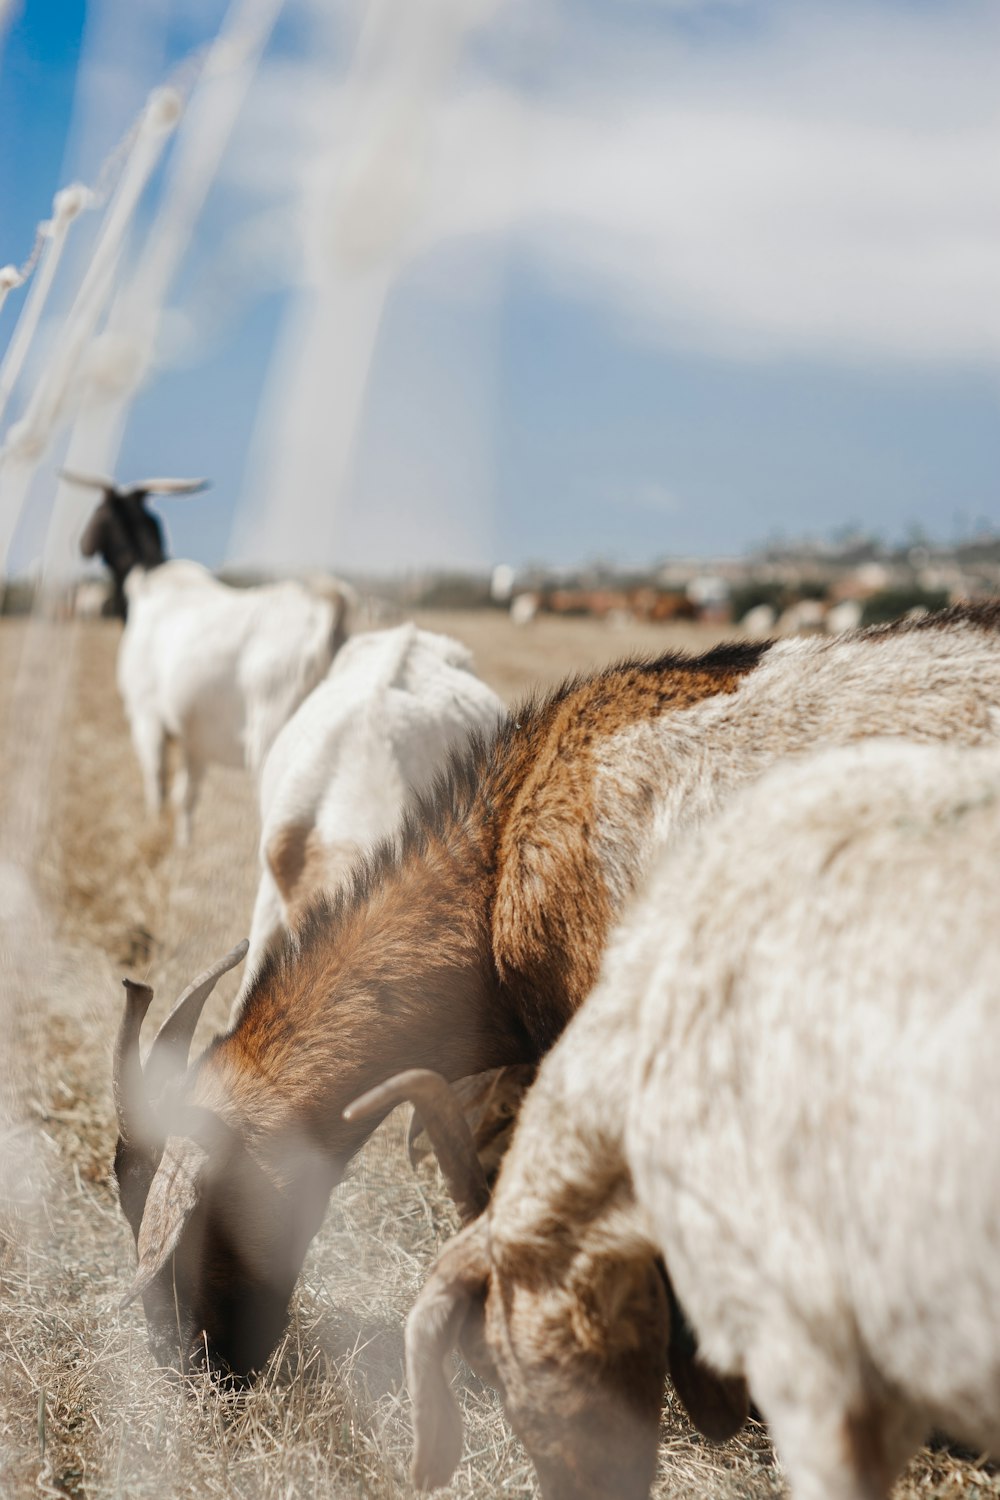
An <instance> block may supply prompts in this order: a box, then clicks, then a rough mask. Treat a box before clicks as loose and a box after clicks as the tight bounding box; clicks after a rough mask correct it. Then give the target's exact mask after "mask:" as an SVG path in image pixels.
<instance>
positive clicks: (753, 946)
mask: <svg viewBox="0 0 1000 1500" xmlns="http://www.w3.org/2000/svg"><path fill="white" fill-rule="evenodd" d="M998 848H1000V752H998V751H997V749H996V748H989V749H980V750H968V749H960V748H955V747H953V746H940V745H914V744H906V743H900V742H892V743H889V742H885V741H881V742H872V743H869V744H865V745H862V746H852V747H848V748H840V749H837V750H830V751H826V752H824V753H822V754H819V755H816V756H808V757H803V758H800V759H799V760H798V761H797V762H795V763H792V764H790V765H788V766H783V767H781V768H780V769H779V770H772V771H771V772H769V773H768V775H767V776H765V777H764V778H763V779H762V780H761V781H760V782H758V783H757V784H756V785H755V786H753V787H750V788H747V789H745V790H744V791H743V792H742V793H740V794H738V795H737V796H736V797H735V798H734V799H733V800H732V802H731V803H730V804H729V806H727V808H725V809H724V810H723V811H722V812H721V813H720V815H719V816H718V817H717V818H716V819H715V820H713V821H711V822H710V823H709V824H708V825H707V826H706V827H705V829H704V830H702V831H701V832H700V834H698V835H695V836H693V837H692V838H691V839H689V840H686V841H681V844H680V846H679V847H677V848H675V849H671V850H669V851H668V852H667V853H666V855H665V857H664V858H663V860H662V863H661V864H660V865H659V866H658V868H657V869H656V871H655V872H654V874H653V876H652V877H651V879H650V882H649V884H648V886H647V887H646V889H645V890H644V891H643V893H642V894H641V896H640V897H639V898H638V899H637V900H636V902H635V903H634V905H633V907H632V908H631V910H630V912H629V914H628V916H627V918H626V920H625V921H624V922H623V923H622V924H621V926H620V928H619V930H618V932H617V934H616V935H615V937H614V938H613V940H612V942H611V943H610V945H609V948H608V952H607V955H606V959H605V964H604V968H603V972H602V978H601V982H600V984H599V985H598V987H597V989H596V990H595V992H594V993H593V995H592V996H591V997H590V998H589V999H588V1001H587V1002H586V1004H585V1005H584V1006H583V1007H582V1009H581V1010H580V1012H579V1013H578V1015H577V1016H576V1018H575V1019H574V1021H573V1022H572V1024H571V1025H570V1027H569V1028H568V1029H567V1031H566V1033H565V1035H564V1036H563V1038H562V1039H561V1041H560V1042H559V1044H558V1045H557V1047H556V1048H555V1049H554V1050H553V1051H552V1053H551V1054H550V1055H549V1056H548V1058H547V1059H546V1060H545V1062H544V1063H543V1065H542V1067H541V1069H540V1072H539V1077H538V1081H537V1083H536V1085H535V1087H534V1089H533V1090H532V1091H531V1093H530V1094H529V1095H528V1097H527V1099H526V1101H525V1104H524V1107H523V1109H522V1111H521V1116H520V1119H519V1123H518V1126H517V1130H516V1132H515V1136H514V1141H513V1144H512V1146H511V1149H510V1151H509V1152H508V1154H507V1157H506V1158H505V1161H504V1164H503V1166H502V1168H501V1173H500V1178H499V1181H498V1184H497V1187H496V1191H495V1194H494V1197H493V1200H492V1203H491V1205H490V1207H489V1209H488V1210H487V1211H486V1213H485V1214H484V1215H482V1217H481V1218H480V1219H479V1220H477V1221H475V1222H474V1223H473V1224H472V1225H471V1226H470V1227H469V1228H467V1229H466V1230H465V1231H463V1234H462V1235H460V1236H459V1237H458V1238H457V1239H456V1240H455V1241H453V1242H452V1243H451V1245H449V1246H448V1247H447V1248H446V1250H445V1251H444V1252H443V1254H442V1255H441V1257H440V1258H439V1261H438V1264H437V1266H436V1267H435V1268H434V1270H433V1271H432V1273H431V1277H430V1279H429V1281H428V1283H427V1286H426V1288H425V1290H424V1292H423V1293H422V1294H421V1297H420V1299H419V1300H418V1303H417V1305H416V1307H415V1308H414V1311H413V1313H412V1314H411V1317H410V1320H409V1324H408V1336H407V1345H408V1348H407V1364H408V1370H409V1379H410V1384H411V1389H412V1394H413V1400H414V1414H415V1425H416V1447H415V1463H414V1475H415V1478H416V1480H417V1482H418V1483H420V1484H422V1485H424V1486H432V1485H434V1484H438V1483H444V1482H446V1480H447V1478H448V1477H449V1475H450V1473H451V1469H452V1468H453V1467H454V1464H455V1462H457V1459H458V1456H459V1451H460V1438H461V1430H460V1422H459V1419H458V1414H457V1408H456V1407H455V1405H454V1401H453V1398H452V1397H451V1395H450V1392H449V1391H448V1388H447V1383H446V1381H445V1378H444V1374H443V1370H442V1361H443V1359H444V1357H445V1356H446V1354H447V1352H448V1349H449V1348H450V1347H452V1346H453V1345H454V1344H455V1343H456V1342H461V1343H462V1345H463V1347H464V1348H465V1349H466V1352H467V1354H468V1355H469V1357H470V1358H471V1360H472V1362H473V1363H474V1364H475V1365H476V1367H477V1368H478V1369H480V1371H481V1372H482V1373H484V1374H486V1376H487V1378H491V1379H493V1380H494V1382H495V1383H496V1384H497V1385H498V1386H499V1388H500V1389H501V1391H502V1392H503V1393H504V1398H505V1403H506V1405H507V1409H508V1414H509V1415H510V1417H511V1420H512V1422H513V1424H514V1426H515V1428H516V1429H517V1430H518V1431H519V1432H520V1433H521V1435H522V1437H523V1438H524V1440H525V1442H526V1444H527V1446H528V1448H529V1451H530V1452H531V1454H532V1457H533V1458H534V1459H535V1461H536V1464H537V1466H538V1469H539V1473H540V1476H541V1479H542V1487H543V1492H544V1493H545V1494H546V1496H547V1497H553V1496H555V1497H560V1500H569V1497H572V1500H584V1497H589V1496H594V1497H596V1496H597V1495H603V1494H607V1493H614V1494H616V1495H621V1496H624V1497H640V1496H642V1495H644V1494H645V1493H646V1492H647V1490H648V1485H649V1475H650V1473H651V1472H652V1463H653V1458H654V1456H655V1446H656V1422H655V1416H653V1417H652V1418H651V1417H650V1415H649V1413H650V1411H651V1407H652V1401H653V1396H654V1393H655V1390H656V1389H657V1379H658V1378H662V1369H658V1368H657V1366H656V1364H655V1361H654V1360H653V1354H654V1349H653V1345H656V1344H662V1335H661V1332H660V1328H661V1324H662V1311H661V1308H660V1303H659V1300H658V1299H657V1297H656V1296H655V1295H654V1293H653V1292H652V1291H649V1290H647V1292H646V1295H645V1301H643V1299H642V1298H641V1297H640V1298H638V1299H637V1297H636V1288H637V1287H638V1288H641V1287H643V1286H644V1285H647V1286H651V1285H652V1284H651V1283H649V1282H648V1274H649V1270H650V1268H651V1266H652V1265H653V1264H654V1262H655V1257H656V1256H657V1255H662V1257H663V1258H664V1260H665V1262H666V1266H667V1268H668V1272H669V1277H670V1283H671V1286H672V1288H673V1289H674V1290H675V1292H676V1295H677V1297H678V1298H679V1302H680V1303H681V1304H682V1305H683V1307H684V1309H685V1312H686V1314H687V1316H688V1318H689V1319H690V1321H691V1323H692V1325H693V1327H694V1330H695V1332H696V1334H697V1338H698V1341H699V1347H700V1355H699V1360H700V1362H702V1363H703V1364H707V1365H709V1366H710V1367H711V1368H712V1369H714V1370H715V1371H716V1372H717V1374H718V1375H719V1376H721V1377H723V1378H724V1379H728V1380H729V1382H730V1389H732V1388H733V1387H732V1384H731V1383H732V1382H733V1381H738V1380H740V1379H742V1378H743V1377H746V1378H747V1379H748V1380H749V1384H750V1389H751V1391H752V1394H753V1396H754V1399H755V1400H756V1401H757V1402H758V1404H759V1405H760V1406H761V1408H762V1409H763V1412H764V1415H765V1417H766V1418H767V1420H768V1422H769V1425H770V1426H771V1430H772V1432H773V1435H774V1438H775V1441H776V1444H777V1447H778V1449H779V1453H780V1454H781V1457H782V1460H783V1462H784V1464H785V1466H786V1468H787V1470H788V1473H789V1477H790V1479H791V1483H792V1492H793V1495H794V1496H795V1500H821V1497H823V1500H827V1497H834V1500H884V1497H885V1496H887V1494H888V1491H889V1488H890V1486H891V1484H892V1482H893V1480H894V1479H895V1477H896V1475H897V1473H898V1472H899V1470H900V1468H901V1467H902V1466H903V1464H904V1463H905V1461H906V1459H907V1458H908V1457H909V1456H910V1455H911V1454H912V1452H913V1451H914V1450H915V1448H916V1447H917V1446H918V1444H919V1442H920V1441H921V1439H922V1438H923V1437H924V1436H925V1435H926V1434H927V1433H928V1432H929V1430H930V1429H931V1428H933V1427H940V1428H944V1429H945V1430H947V1431H949V1432H952V1433H955V1434H957V1435H959V1436H962V1437H963V1438H965V1439H966V1440H967V1441H969V1442H972V1443H975V1444H977V1445H979V1446H980V1447H981V1448H985V1449H987V1450H992V1451H993V1452H994V1453H996V1452H1000V1417H998V1413H1000V1333H998V1330H1000V1257H998V1249H1000V1104H998V1096H997V1091H996V1088H995V1078H994V1073H995V1057H996V1052H997V1047H998V1046H1000V1004H998V1002H1000V993H998V988H1000V979H998V975H1000V899H998V896H997V892H996V882H995V879H994V873H995V868H996V857H997V850H998ZM644 1276H645V1277H646V1278H647V1281H646V1282H644V1280H643V1278H644ZM595 1308H597V1310H598V1311H597V1315H596V1316H595ZM644 1328H645V1329H647V1330H649V1333H648V1335H647V1337H646V1339H645V1341H644V1340H643V1335H642V1330H643V1329H644ZM629 1339H637V1340H638V1346H639V1349H640V1351H641V1354H642V1357H641V1358H638V1359H637V1360H636V1362H635V1365H634V1369H635V1370H636V1371H637V1372H638V1374H637V1384H638V1389H637V1390H636V1391H634V1392H633V1394H632V1397H631V1401H632V1405H631V1408H630V1409H631V1414H632V1420H631V1423H630V1424H629V1426H628V1428H627V1429H626V1430H624V1432H623V1430H622V1428H621V1427H620V1425H619V1424H618V1420H617V1413H616V1407H617V1405H618V1404H619V1403H620V1402H621V1400H622V1393H621V1376H620V1370H619V1351H620V1348H621V1346H622V1343H623V1341H628V1340H629ZM581 1443H582V1444H583V1445H584V1448H585V1451H587V1450H589V1449H590V1448H593V1449H595V1450H596V1451H597V1452H599V1453H600V1454H601V1455H603V1467H602V1469H601V1470H600V1472H599V1473H598V1475H597V1477H596V1479H595V1478H593V1477H592V1475H591V1473H590V1472H589V1471H588V1469H587V1468H586V1467H581V1464H580V1451H581V1446H580V1445H581ZM609 1475H610V1480H609V1477H608V1476H609Z"/></svg>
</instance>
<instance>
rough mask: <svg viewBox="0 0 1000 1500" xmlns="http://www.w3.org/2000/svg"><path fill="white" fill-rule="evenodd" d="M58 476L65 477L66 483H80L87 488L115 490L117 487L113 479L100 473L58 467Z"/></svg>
mask: <svg viewBox="0 0 1000 1500" xmlns="http://www.w3.org/2000/svg"><path fill="white" fill-rule="evenodd" d="M59 478H60V479H65V480H66V482H67V484H82V485H83V486H84V488H85V489H88V490H111V491H112V492H117V489H118V486H117V485H116V484H115V482H114V480H113V479H107V478H105V477H104V476H103V475H100V474H77V473H75V471H74V470H73V469H60V470H59Z"/></svg>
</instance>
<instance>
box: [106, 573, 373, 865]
mask: <svg viewBox="0 0 1000 1500" xmlns="http://www.w3.org/2000/svg"><path fill="white" fill-rule="evenodd" d="M125 593H126V595H127V597H128V602H129V617H128V620H127V622H126V625H125V630H124V632H123V634H122V639H121V645H120V647H119V650H118V688H119V691H120V693H121V696H122V701H123V703H124V705H125V713H126V716H127V718H128V721H129V728H130V729H131V732H132V743H133V745H134V746H135V752H136V755H137V756H138V759H139V765H140V767H141V769H142V776H143V785H144V789H145V793H146V805H147V807H148V808H149V811H150V812H151V813H157V812H159V810H160V809H161V807H162V806H163V800H164V796H165V791H166V745H167V740H168V738H173V739H175V740H176V741H177V744H178V747H179V751H180V766H179V769H178V771H177V773H176V776H175V781H174V787H173V792H172V798H173V802H174V806H175V809H176V813H177V820H178V821H177V838H178V842H179V843H181V844H186V843H187V842H188V840H189V838H190V833H191V814H192V810H193V808H194V804H195V801H196V799H197V796H198V790H199V787H200V784H201V780H202V777H203V775H204V772H205V768H206V766H207V765H208V764H209V763H210V762H212V761H217V762H220V763H221V764H223V765H229V766H243V765H245V766H249V767H250V768H251V769H252V770H254V771H257V770H259V769H260V767H261V765H262V764H263V760H264V756H265V755H266V754H267V751H268V750H269V749H270V747H271V745H272V743H273V742H274V739H275V737H276V736H277V734H278V731H279V730H280V729H281V727H282V725H283V724H284V723H285V722H286V720H287V719H288V718H289V717H290V716H291V715H292V714H293V713H294V712H295V710H296V709H297V708H298V706H299V704H300V703H301V702H302V700H303V699H304V698H305V696H306V694H307V693H309V692H311V691H312V689H313V688H314V687H315V686H316V684H317V683H318V682H319V681H320V679H321V678H322V677H323V676H324V674H325V673H326V671H327V669H328V668H329V666H330V663H331V661H332V660H333V657H334V654H335V652H336V651H337V650H338V648H339V647H340V646H341V644H342V643H343V641H344V639H345V635H346V612H347V604H346V599H345V597H344V596H343V595H335V596H334V597H327V598H317V597H316V596H315V595H314V594H312V593H310V592H309V590H307V589H305V588H303V587H302V585H301V584H298V583H291V582H289V583H274V584H265V585H263V586H261V587H259V588H247V589H237V588H230V587H229V585H227V584H224V583H220V582H219V580H218V579H216V578H213V577H212V574H211V573H209V572H208V571H207V569H205V568H203V567H201V566H200V564H198V563H194V562H180V561H178V562H166V563H163V564H162V565H161V566H160V567H158V568H155V569H153V570H151V571H150V570H146V569H143V568H133V569H132V571H131V573H130V574H129V575H128V578H127V579H126V581H125Z"/></svg>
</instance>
